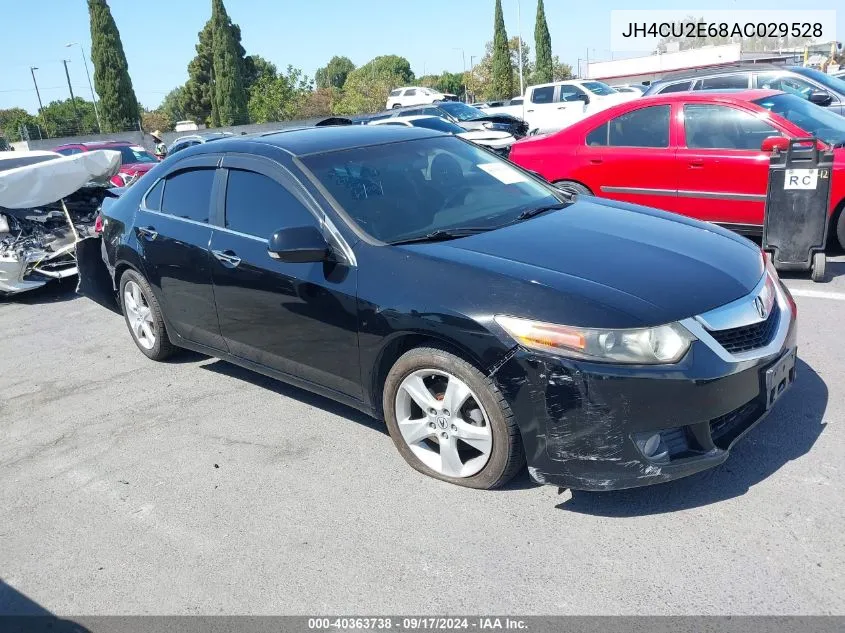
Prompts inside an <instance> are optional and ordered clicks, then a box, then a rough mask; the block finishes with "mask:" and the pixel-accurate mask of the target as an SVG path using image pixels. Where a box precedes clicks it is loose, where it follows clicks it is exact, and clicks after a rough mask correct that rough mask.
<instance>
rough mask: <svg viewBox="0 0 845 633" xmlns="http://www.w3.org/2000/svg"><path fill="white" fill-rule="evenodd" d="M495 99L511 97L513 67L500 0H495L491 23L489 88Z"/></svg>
mask: <svg viewBox="0 0 845 633" xmlns="http://www.w3.org/2000/svg"><path fill="white" fill-rule="evenodd" d="M490 89H491V91H492V94H493V96H494V97H495V98H497V99H509V98H510V97H512V96H513V66H511V51H510V49H509V48H508V33H507V31H505V17H504V16H503V15H502V0H496V9H495V18H494V21H493V81H492V82H491V87H490Z"/></svg>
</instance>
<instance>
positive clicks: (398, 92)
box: [390, 90, 402, 97]
mask: <svg viewBox="0 0 845 633" xmlns="http://www.w3.org/2000/svg"><path fill="white" fill-rule="evenodd" d="M400 94H402V90H394V91H392V92H391V93H390V96H391V97H398V96H399V95H400Z"/></svg>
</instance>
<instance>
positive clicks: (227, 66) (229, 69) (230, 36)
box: [211, 0, 249, 125]
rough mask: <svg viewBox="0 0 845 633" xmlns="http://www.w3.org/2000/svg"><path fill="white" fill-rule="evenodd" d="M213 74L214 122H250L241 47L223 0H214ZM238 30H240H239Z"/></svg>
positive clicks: (212, 9)
mask: <svg viewBox="0 0 845 633" xmlns="http://www.w3.org/2000/svg"><path fill="white" fill-rule="evenodd" d="M211 24H212V26H211V30H212V58H213V63H212V76H213V80H214V96H213V99H212V102H211V119H212V122H214V123H218V122H219V124H220V125H241V124H243V123H248V122H249V111H248V110H247V93H246V87H245V86H244V81H243V61H242V56H241V55H240V54H239V53H240V50H241V49H242V47H241V46H240V44H239V43H238V41H237V39H236V31H235V29H234V27H233V25H232V20H231V19H230V18H229V15H228V14H227V13H226V7H224V6H223V0H212V3H211ZM238 31H239V30H238Z"/></svg>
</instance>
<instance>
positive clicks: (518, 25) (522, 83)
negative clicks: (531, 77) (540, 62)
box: [516, 0, 525, 96]
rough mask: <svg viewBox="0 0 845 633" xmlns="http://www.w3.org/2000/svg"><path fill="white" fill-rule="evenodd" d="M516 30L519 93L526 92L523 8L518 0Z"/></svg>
mask: <svg viewBox="0 0 845 633" xmlns="http://www.w3.org/2000/svg"><path fill="white" fill-rule="evenodd" d="M516 30H517V34H518V36H519V94H520V96H521V95H524V94H525V81H524V80H523V78H522V9H521V7H520V2H519V0H516Z"/></svg>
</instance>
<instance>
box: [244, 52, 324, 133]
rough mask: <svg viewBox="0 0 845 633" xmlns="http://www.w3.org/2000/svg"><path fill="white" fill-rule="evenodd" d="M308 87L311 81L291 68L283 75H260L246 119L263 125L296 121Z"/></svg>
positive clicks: (254, 87) (309, 87)
mask: <svg viewBox="0 0 845 633" xmlns="http://www.w3.org/2000/svg"><path fill="white" fill-rule="evenodd" d="M312 86H313V84H312V82H311V80H310V79H309V78H308V77H307V76H305V75H303V74H302V71H301V70H299V69H298V68H294V67H293V66H288V67H287V70H286V71H285V73H284V74H279V75H276V76H270V75H264V76H263V77H261V78H260V79H258V81H257V82H256V84H255V85H254V86H253V87H252V92H251V94H250V97H249V117H250V119H251V120H252V121H254V122H255V123H267V122H270V121H285V120H289V119H295V118H298V117H299V116H301V110H302V108H303V105H304V104H305V102H306V99H307V96H308V95H309V93H310V92H311V89H312Z"/></svg>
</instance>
